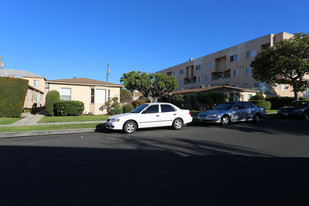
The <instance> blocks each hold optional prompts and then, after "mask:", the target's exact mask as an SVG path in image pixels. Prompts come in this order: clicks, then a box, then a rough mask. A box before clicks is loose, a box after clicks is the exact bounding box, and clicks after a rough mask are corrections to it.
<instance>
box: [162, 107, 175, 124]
mask: <svg viewBox="0 0 309 206" xmlns="http://www.w3.org/2000/svg"><path fill="white" fill-rule="evenodd" d="M160 116H161V125H162V126H172V124H173V121H174V119H175V118H176V116H177V111H176V110H175V108H174V107H172V106H171V105H168V104H161V113H160Z"/></svg>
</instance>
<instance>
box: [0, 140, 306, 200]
mask: <svg viewBox="0 0 309 206" xmlns="http://www.w3.org/2000/svg"><path fill="white" fill-rule="evenodd" d="M123 140H124V141H126V142H127V143H128V144H129V145H131V146H132V148H134V149H92V148H66V147H25V146H0V154H1V155H0V162H1V163H0V164H1V170H0V180H1V181H0V182H1V187H0V195H1V198H0V204H1V205H143V206H144V205H203V206H204V205H282V204H285V205H286V204H288V205H298V206H299V205H308V204H309V198H308V194H309V175H308V174H309V160H308V158H277V157H273V156H268V155H264V154H260V153H258V152H255V151H249V150H246V149H244V148H239V147H233V146H230V145H223V144H219V143H210V142H209V143H207V142H204V143H203V144H200V143H198V142H195V141H189V140H188V142H184V143H185V144H186V145H187V148H186V149H188V150H189V151H191V152H188V153H187V154H185V153H182V154H179V153H178V152H177V148H174V149H168V148H165V145H163V146H158V145H159V143H160V142H155V141H154V142H153V141H152V140H145V139H143V138H134V136H130V137H126V136H125V135H124V137H123ZM149 141H150V142H149ZM157 141H159V140H157ZM182 141H185V140H182ZM182 143H183V142H182ZM169 146H173V145H169ZM174 146H177V145H174ZM194 152H198V153H199V154H200V155H192V153H194Z"/></svg>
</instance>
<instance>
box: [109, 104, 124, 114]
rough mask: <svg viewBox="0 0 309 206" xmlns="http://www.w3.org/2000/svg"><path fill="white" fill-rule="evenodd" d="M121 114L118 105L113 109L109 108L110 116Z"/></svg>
mask: <svg viewBox="0 0 309 206" xmlns="http://www.w3.org/2000/svg"><path fill="white" fill-rule="evenodd" d="M121 113H122V108H121V106H120V105H115V106H114V107H112V108H111V110H110V111H109V114H110V115H116V114H121Z"/></svg>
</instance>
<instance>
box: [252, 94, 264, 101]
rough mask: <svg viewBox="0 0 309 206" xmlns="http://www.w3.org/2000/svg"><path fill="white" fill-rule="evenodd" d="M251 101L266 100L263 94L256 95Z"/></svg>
mask: <svg viewBox="0 0 309 206" xmlns="http://www.w3.org/2000/svg"><path fill="white" fill-rule="evenodd" d="M251 100H263V101H264V100H265V97H264V95H263V94H256V95H255V96H253V97H251Z"/></svg>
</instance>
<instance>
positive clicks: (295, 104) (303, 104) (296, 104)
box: [288, 101, 309, 108]
mask: <svg viewBox="0 0 309 206" xmlns="http://www.w3.org/2000/svg"><path fill="white" fill-rule="evenodd" d="M308 104H309V102H297V101H295V102H291V103H290V104H288V106H293V107H298V108H304V107H306V106H308Z"/></svg>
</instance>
